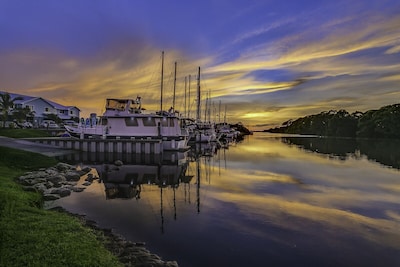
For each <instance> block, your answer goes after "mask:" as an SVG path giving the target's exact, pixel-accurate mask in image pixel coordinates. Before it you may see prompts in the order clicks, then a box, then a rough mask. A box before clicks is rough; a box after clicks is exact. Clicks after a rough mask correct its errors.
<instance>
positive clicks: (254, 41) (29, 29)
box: [0, 0, 400, 129]
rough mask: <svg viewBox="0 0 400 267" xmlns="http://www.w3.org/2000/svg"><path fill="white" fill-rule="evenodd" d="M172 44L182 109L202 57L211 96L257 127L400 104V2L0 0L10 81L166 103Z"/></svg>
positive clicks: (88, 103)
mask: <svg viewBox="0 0 400 267" xmlns="http://www.w3.org/2000/svg"><path fill="white" fill-rule="evenodd" d="M161 51H165V64H164V94H163V100H164V103H163V107H164V108H165V109H167V108H168V107H169V106H171V105H172V96H173V80H174V62H175V61H176V62H177V80H176V109H177V110H180V111H181V112H183V111H184V92H185V86H184V85H185V83H184V79H185V77H188V76H189V75H191V84H190V90H191V93H190V105H189V104H188V105H189V106H190V111H191V114H193V115H194V113H195V108H196V104H195V96H196V94H195V90H196V79H197V69H198V67H200V68H201V79H200V81H201V93H202V96H203V100H202V101H203V102H202V105H203V106H204V99H205V97H206V95H207V94H209V95H210V97H211V103H212V104H213V105H212V107H213V108H212V110H213V113H216V114H218V111H219V103H220V102H221V103H222V111H223V110H224V109H225V106H226V109H227V121H228V122H230V123H236V122H242V123H243V124H245V125H246V126H248V127H250V128H251V129H267V128H270V127H273V126H276V125H280V124H281V123H282V122H284V121H286V120H288V119H295V118H298V117H302V116H306V115H310V114H315V113H319V112H321V111H326V110H330V109H346V110H347V111H349V112H354V111H367V110H369V109H376V108H379V107H382V106H384V105H390V104H395V103H400V1H398V0H335V1H328V0H302V1H298V0H288V1H282V0H259V1H252V0H214V1H211V0H202V1H183V0H178V1H174V0H170V1H167V0H146V1H131V0H113V1H111V0H96V1H95V0H91V1H89V0H69V1H54V0H37V1H30V0H0V91H8V92H12V93H19V94H26V95H32V96H40V97H44V98H47V99H49V100H52V101H55V102H58V103H60V104H63V105H74V106H77V107H79V108H80V109H81V111H82V115H84V116H87V115H88V114H89V113H91V112H96V113H98V114H100V113H101V112H102V111H103V107H104V103H105V99H106V98H107V97H115V98H125V97H132V98H135V97H136V96H137V95H140V96H141V97H142V105H143V107H144V108H146V109H147V110H149V111H153V110H158V109H159V106H160V76H161V75H160V73H161ZM188 87H189V86H187V90H186V92H187V93H188ZM188 98H189V97H188V96H187V98H186V99H187V101H189V99H188ZM222 116H223V115H222V114H221V117H217V116H213V117H214V118H215V119H216V120H219V119H218V118H222Z"/></svg>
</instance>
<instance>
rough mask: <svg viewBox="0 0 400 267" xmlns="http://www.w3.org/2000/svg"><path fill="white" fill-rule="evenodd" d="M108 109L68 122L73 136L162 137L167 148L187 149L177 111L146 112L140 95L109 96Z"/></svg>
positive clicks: (67, 126) (184, 134)
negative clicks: (92, 115) (80, 121)
mask: <svg viewBox="0 0 400 267" xmlns="http://www.w3.org/2000/svg"><path fill="white" fill-rule="evenodd" d="M105 108H106V110H105V112H104V114H103V115H102V116H100V117H99V118H95V117H93V118H92V119H89V120H87V122H86V123H80V124H79V125H78V126H69V125H65V126H64V127H65V128H66V130H67V131H68V132H69V133H70V135H71V136H74V137H78V138H81V139H83V138H101V139H130V140H160V141H161V142H162V145H163V149H164V150H185V149H187V148H188V146H187V142H188V134H187V131H186V130H185V129H184V128H182V127H181V120H180V118H179V117H178V116H177V115H176V114H175V113H170V112H159V113H144V112H143V109H142V107H141V98H140V97H137V98H136V99H118V98H109V99H107V101H106V107H105Z"/></svg>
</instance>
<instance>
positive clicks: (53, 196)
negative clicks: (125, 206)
mask: <svg viewBox="0 0 400 267" xmlns="http://www.w3.org/2000/svg"><path fill="white" fill-rule="evenodd" d="M91 171H92V168H91V167H84V168H83V169H77V168H76V167H75V166H73V165H70V164H67V163H62V162H59V163H57V164H56V165H55V166H53V167H49V168H47V169H44V168H42V169H39V170H37V171H31V172H26V173H25V174H22V175H21V176H19V177H17V179H16V182H17V183H19V184H21V185H22V188H23V189H24V190H25V191H35V192H39V193H40V194H41V197H42V200H43V205H42V207H41V208H42V209H44V210H49V211H55V212H62V213H65V214H67V215H69V216H71V217H73V218H76V219H78V221H79V222H80V224H81V225H82V226H84V227H88V228H90V229H91V230H93V232H94V233H95V236H96V239H97V240H98V241H99V242H100V243H101V244H102V245H103V246H104V248H105V249H107V250H108V251H110V253H111V254H113V255H114V256H115V257H116V258H117V259H118V261H119V262H120V263H122V264H124V266H135V267H139V266H143V267H145V266H154V267H178V263H177V262H176V261H163V260H162V258H161V257H160V256H158V255H156V254H153V253H151V252H150V251H149V250H148V249H146V247H145V245H146V244H145V243H144V242H131V241H128V240H127V239H125V238H124V237H123V236H121V235H119V234H117V233H115V232H114V231H113V229H107V228H101V227H99V225H98V224H97V222H96V221H93V220H89V219H86V217H85V215H81V214H76V213H72V212H69V211H68V210H66V209H65V208H63V207H62V206H60V205H57V206H54V207H49V208H46V202H47V203H48V202H50V201H54V200H57V199H60V198H64V197H69V196H70V194H71V192H76V193H81V192H82V191H84V190H85V189H86V186H90V185H91V183H92V182H93V181H94V180H97V179H98V177H97V176H95V175H94V174H93V173H92V172H91ZM81 182H84V183H83V184H81Z"/></svg>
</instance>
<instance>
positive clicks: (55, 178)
mask: <svg viewBox="0 0 400 267" xmlns="http://www.w3.org/2000/svg"><path fill="white" fill-rule="evenodd" d="M47 180H48V181H50V182H52V183H53V184H60V183H62V182H65V181H66V180H67V178H66V177H65V175H63V174H60V173H57V174H53V175H51V176H48V177H47Z"/></svg>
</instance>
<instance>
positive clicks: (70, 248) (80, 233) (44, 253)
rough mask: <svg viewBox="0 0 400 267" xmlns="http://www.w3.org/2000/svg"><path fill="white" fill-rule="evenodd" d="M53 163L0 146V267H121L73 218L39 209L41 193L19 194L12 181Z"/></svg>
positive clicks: (42, 157)
mask: <svg viewBox="0 0 400 267" xmlns="http://www.w3.org/2000/svg"><path fill="white" fill-rule="evenodd" d="M0 135H1V133H0ZM55 163H56V161H55V160H54V159H53V158H48V157H45V156H42V155H39V154H35V153H30V152H25V151H20V150H15V149H10V148H5V147H0V266H121V264H120V263H119V262H118V260H117V258H116V257H114V256H112V255H111V253H110V252H109V251H108V250H106V249H105V248H104V246H103V245H102V242H101V241H102V240H101V236H99V233H95V232H94V230H92V229H89V228H86V227H83V226H82V225H81V223H80V222H79V220H78V219H77V218H74V217H71V216H68V215H67V214H64V213H59V212H55V211H48V210H43V209H42V208H41V204H42V198H41V195H40V194H39V193H34V192H26V191H23V190H22V188H21V186H20V185H19V184H17V183H16V182H15V181H14V179H15V178H16V177H18V176H19V175H21V174H22V173H24V172H26V171H29V170H37V169H38V168H40V167H48V166H53V165H55Z"/></svg>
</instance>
